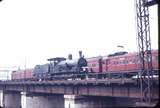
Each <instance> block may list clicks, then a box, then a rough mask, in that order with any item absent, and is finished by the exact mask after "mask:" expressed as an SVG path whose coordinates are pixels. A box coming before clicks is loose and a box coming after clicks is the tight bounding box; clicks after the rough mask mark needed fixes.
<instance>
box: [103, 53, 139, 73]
mask: <svg viewBox="0 0 160 108" xmlns="http://www.w3.org/2000/svg"><path fill="white" fill-rule="evenodd" d="M106 66H107V70H106V71H108V72H129V71H132V72H134V71H137V70H139V68H140V65H139V59H138V55H137V54H136V53H130V54H124V55H120V56H115V57H108V63H107V64H106Z"/></svg>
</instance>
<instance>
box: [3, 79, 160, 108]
mask: <svg viewBox="0 0 160 108" xmlns="http://www.w3.org/2000/svg"><path fill="white" fill-rule="evenodd" d="M158 84H159V82H158V79H154V81H153V86H152V90H153V94H152V99H153V102H156V101H157V100H158V98H159V92H158V91H159V90H158V89H159V87H158ZM0 90H1V91H2V92H3V107H5V108H21V97H22V96H23V95H25V96H26V97H27V99H26V101H25V102H26V104H27V105H30V107H29V108H32V107H33V108H53V105H54V108H63V107H64V106H67V105H64V100H72V102H73V103H77V104H78V103H83V106H79V107H83V108H86V107H88V106H90V108H95V107H101V108H105V107H123V106H138V104H137V102H138V101H139V99H140V98H141V94H140V84H139V81H138V80H133V79H110V80H107V79H101V80H69V81H21V82H18V81H16V82H14V81H2V82H0ZM146 95H147V94H146ZM70 102H71V101H70ZM107 102H108V103H107ZM94 103H96V104H94ZM65 104H69V105H68V107H67V108H72V107H74V106H71V105H70V103H66V102H65ZM95 105H99V106H95ZM153 105H154V104H153ZM31 106H32V107H31ZM65 108H66V107H65Z"/></svg>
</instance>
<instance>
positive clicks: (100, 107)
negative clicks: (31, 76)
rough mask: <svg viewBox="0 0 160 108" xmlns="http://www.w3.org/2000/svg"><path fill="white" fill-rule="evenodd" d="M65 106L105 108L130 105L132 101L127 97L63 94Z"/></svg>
mask: <svg viewBox="0 0 160 108" xmlns="http://www.w3.org/2000/svg"><path fill="white" fill-rule="evenodd" d="M64 98H65V108H107V107H129V106H130V107H132V106H134V102H132V101H131V100H130V99H128V98H115V97H100V96H75V95H64Z"/></svg>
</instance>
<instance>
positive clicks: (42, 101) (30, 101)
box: [22, 92, 64, 108]
mask: <svg viewBox="0 0 160 108" xmlns="http://www.w3.org/2000/svg"><path fill="white" fill-rule="evenodd" d="M22 108H64V98H63V95H52V94H41V93H39V94H37V93H36V94H34V93H32V94H26V93H25V92H24V93H22Z"/></svg>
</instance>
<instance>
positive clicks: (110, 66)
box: [87, 50, 159, 74]
mask: <svg viewBox="0 0 160 108" xmlns="http://www.w3.org/2000/svg"><path fill="white" fill-rule="evenodd" d="M87 61H88V68H89V72H98V73H118V74H121V73H136V72H139V71H140V69H141V64H140V58H139V55H138V53H124V54H121V55H114V56H103V57H102V56H98V57H92V58H88V59H87ZM152 65H153V70H159V68H158V51H157V50H153V51H152Z"/></svg>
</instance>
